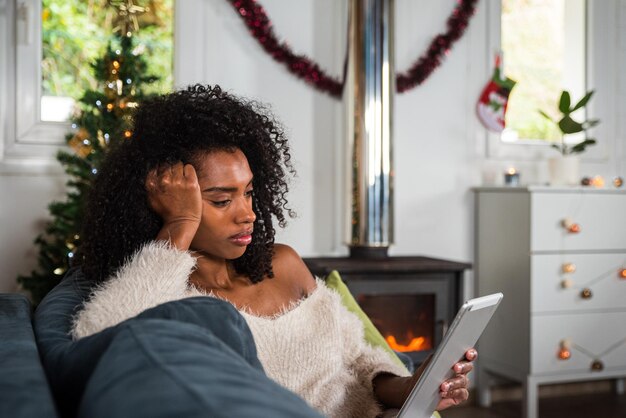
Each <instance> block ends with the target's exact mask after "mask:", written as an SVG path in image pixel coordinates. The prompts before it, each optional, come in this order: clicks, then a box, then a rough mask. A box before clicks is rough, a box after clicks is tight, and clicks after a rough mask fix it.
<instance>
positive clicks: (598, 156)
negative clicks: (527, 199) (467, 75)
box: [484, 0, 618, 162]
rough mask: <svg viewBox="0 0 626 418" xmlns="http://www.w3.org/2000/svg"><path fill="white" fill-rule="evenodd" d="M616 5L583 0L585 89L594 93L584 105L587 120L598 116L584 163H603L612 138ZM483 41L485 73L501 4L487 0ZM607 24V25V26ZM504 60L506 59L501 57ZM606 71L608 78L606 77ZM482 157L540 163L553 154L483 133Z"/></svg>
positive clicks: (544, 146)
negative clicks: (483, 147) (598, 121)
mask: <svg viewBox="0 0 626 418" xmlns="http://www.w3.org/2000/svg"><path fill="white" fill-rule="evenodd" d="M617 4H618V2H617V1H615V0H606V1H603V2H594V1H589V0H586V2H585V8H586V32H587V33H586V46H585V48H586V59H585V65H586V69H585V73H586V89H587V90H592V89H593V90H596V94H595V95H594V99H593V100H592V101H591V102H590V104H589V105H588V107H587V109H588V116H589V117H590V118H595V117H597V116H595V115H602V117H601V118H600V119H601V123H600V124H599V125H598V126H597V127H595V128H593V130H592V131H591V132H592V135H593V136H594V137H595V138H597V139H598V142H597V144H596V145H594V146H592V147H589V148H588V149H587V150H585V152H584V153H582V154H580V156H581V158H582V159H583V160H584V161H591V162H604V161H607V160H608V158H609V155H608V150H609V149H610V148H611V147H609V145H610V144H612V141H614V138H615V121H614V116H613V115H614V111H612V110H611V107H610V104H611V103H615V98H616V96H615V91H614V89H613V88H611V87H610V86H611V85H615V84H614V83H611V80H616V78H615V74H614V72H615V70H613V68H615V65H616V62H615V57H614V56H611V51H615V50H616V49H615V48H616V47H617V45H616V39H617V32H616V27H617V20H616V16H617ZM486 14H487V28H486V29H487V30H486V35H487V41H486V48H485V52H486V56H485V64H486V68H487V69H488V71H490V70H491V69H492V65H493V56H492V54H493V51H496V50H499V49H500V39H501V36H500V35H501V33H500V25H501V1H500V0H491V1H488V2H487V3H486ZM607 23H608V24H607ZM505 59H506V57H505ZM607 68H609V69H610V73H611V74H610V75H609V76H608V77H607V76H606V75H607ZM484 143H485V156H486V157H487V158H488V159H491V160H506V161H511V160H515V161H542V160H545V159H546V158H549V157H554V156H556V155H558V154H556V152H555V150H554V149H552V148H551V147H550V146H549V144H548V143H534V141H533V143H529V141H523V140H521V141H520V142H519V143H505V142H503V141H502V140H501V138H500V134H499V133H494V132H489V131H487V130H485V142H484Z"/></svg>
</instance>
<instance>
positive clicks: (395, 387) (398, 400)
mask: <svg viewBox="0 0 626 418" xmlns="http://www.w3.org/2000/svg"><path fill="white" fill-rule="evenodd" d="M476 357H478V352H477V351H476V350H475V349H474V348H470V349H469V350H467V351H466V352H465V359H464V360H461V361H459V362H458V363H456V364H454V365H453V366H452V370H454V377H452V378H450V379H448V380H446V381H445V382H443V383H442V384H441V386H440V387H439V394H440V395H441V399H440V400H439V403H438V404H437V411H441V410H443V409H446V408H449V407H451V406H453V405H458V404H460V403H462V402H465V401H466V400H467V398H468V396H469V392H468V386H469V380H468V379H467V374H468V373H469V372H471V371H472V369H473V368H474V365H473V364H472V362H473V361H474V360H476ZM429 361H430V358H428V359H427V360H426V361H424V362H423V363H422V364H421V365H420V367H419V368H418V369H417V370H416V371H415V373H414V374H413V376H409V377H399V376H394V375H392V374H387V373H381V374H379V375H378V376H376V377H375V378H374V381H373V384H374V393H375V394H376V396H377V398H378V400H379V401H380V402H382V403H383V404H385V405H387V407H389V408H400V407H401V406H402V405H403V404H404V401H405V400H406V399H407V398H408V396H409V394H410V393H411V390H413V387H414V386H415V385H416V384H417V381H418V380H419V378H420V376H421V375H422V373H424V370H425V369H426V366H427V365H428V362H429Z"/></svg>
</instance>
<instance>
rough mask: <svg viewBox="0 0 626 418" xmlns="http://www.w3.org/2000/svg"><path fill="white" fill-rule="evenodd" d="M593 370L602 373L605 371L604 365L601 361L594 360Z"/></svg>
mask: <svg viewBox="0 0 626 418" xmlns="http://www.w3.org/2000/svg"><path fill="white" fill-rule="evenodd" d="M591 370H593V371H594V372H601V371H602V370H604V363H602V361H601V360H594V361H593V362H592V363H591Z"/></svg>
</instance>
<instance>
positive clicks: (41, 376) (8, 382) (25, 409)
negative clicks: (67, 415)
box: [0, 294, 57, 418]
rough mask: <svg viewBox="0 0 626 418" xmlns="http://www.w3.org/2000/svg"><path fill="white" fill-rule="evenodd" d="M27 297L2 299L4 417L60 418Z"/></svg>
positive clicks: (0, 403)
mask: <svg viewBox="0 0 626 418" xmlns="http://www.w3.org/2000/svg"><path fill="white" fill-rule="evenodd" d="M56 416H57V411H56V408H55V405H54V401H53V399H52V393H51V392H50V389H49V387H48V381H47V380H46V375H45V373H44V370H43V367H42V364H41V361H40V360H39V353H38V352H37V344H36V343H35V336H34V334H33V328H32V324H31V307H30V302H29V301H28V299H26V297H24V296H23V295H18V294H2V295H0V417H12V418H31V417H41V418H47V417H56Z"/></svg>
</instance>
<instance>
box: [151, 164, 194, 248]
mask: <svg viewBox="0 0 626 418" xmlns="http://www.w3.org/2000/svg"><path fill="white" fill-rule="evenodd" d="M145 185H146V191H147V192H148V203H149V204H150V207H151V208H152V210H154V211H155V212H156V213H157V214H158V215H159V216H160V217H161V219H162V220H163V228H162V229H161V231H160V232H159V235H158V236H157V240H169V241H171V243H172V244H173V245H174V246H176V247H177V248H179V249H181V250H187V249H188V248H189V244H190V243H191V240H192V239H193V237H194V235H195V233H196V231H197V229H198V226H199V225H200V220H201V218H202V196H201V193H200V185H199V184H198V177H197V175H196V170H195V169H194V167H193V166H192V165H191V164H185V165H183V163H182V162H178V163H176V164H173V165H169V164H162V165H160V166H158V167H157V168H155V169H153V170H151V171H150V172H149V173H148V175H147V177H146V183H145Z"/></svg>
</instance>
